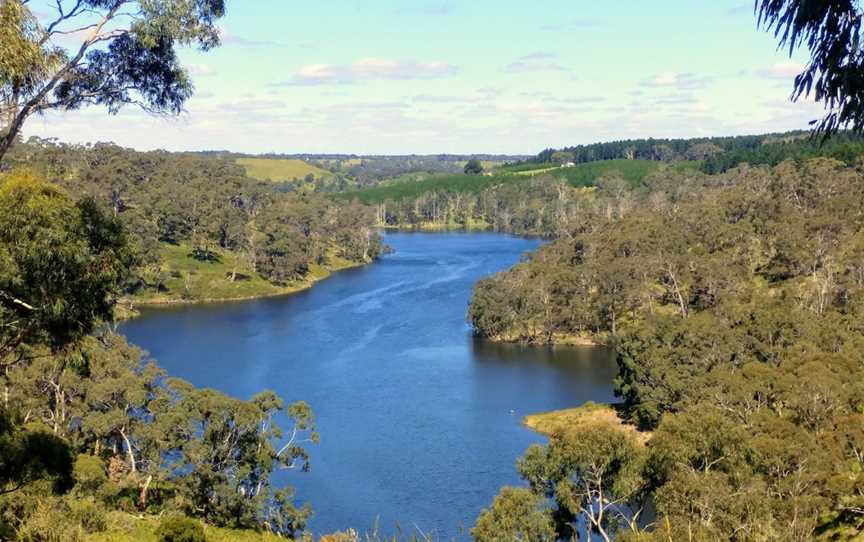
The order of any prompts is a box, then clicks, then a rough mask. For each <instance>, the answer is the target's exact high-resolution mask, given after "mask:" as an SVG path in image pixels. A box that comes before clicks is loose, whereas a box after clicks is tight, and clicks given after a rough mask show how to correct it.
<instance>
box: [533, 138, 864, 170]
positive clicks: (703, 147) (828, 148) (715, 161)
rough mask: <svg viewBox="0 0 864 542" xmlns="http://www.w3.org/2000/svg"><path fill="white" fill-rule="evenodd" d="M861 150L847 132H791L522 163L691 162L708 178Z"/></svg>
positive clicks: (654, 143) (588, 150) (586, 150)
mask: <svg viewBox="0 0 864 542" xmlns="http://www.w3.org/2000/svg"><path fill="white" fill-rule="evenodd" d="M862 149H864V139H862V137H861V136H860V135H857V134H853V133H851V132H840V133H837V134H834V135H833V136H832V137H831V139H830V140H828V141H824V140H821V139H820V138H818V137H815V136H812V135H811V134H810V132H804V131H795V132H785V133H777V134H762V135H750V136H732V137H707V138H692V139H653V138H649V139H628V140H622V141H611V142H606V143H593V144H589V145H576V146H573V147H565V148H563V149H546V150H544V151H542V152H540V153H539V154H538V155H537V156H534V157H532V158H529V159H528V160H526V165H527V167H532V165H544V164H559V165H560V164H566V163H574V164H582V163H590V162H598V161H603V160H616V159H626V160H653V161H660V162H681V161H692V162H699V163H701V168H702V170H703V171H704V172H706V173H722V172H723V171H726V170H727V169H730V168H733V167H735V166H738V165H739V164H742V163H748V164H750V165H771V166H776V165H777V164H779V163H780V162H782V161H784V160H788V159H799V160H800V159H805V158H812V157H815V156H831V157H832V158H837V159H838V160H848V159H849V158H851V157H854V156H856V155H858V154H861V152H862Z"/></svg>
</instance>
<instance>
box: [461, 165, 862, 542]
mask: <svg viewBox="0 0 864 542" xmlns="http://www.w3.org/2000/svg"><path fill="white" fill-rule="evenodd" d="M860 164H861V163H860V162H859V161H855V162H852V163H850V164H846V163H843V162H840V161H837V160H834V159H831V158H817V159H811V160H803V161H785V162H782V163H781V164H779V165H777V166H774V167H769V166H760V167H751V166H746V165H745V166H741V167H738V168H733V169H730V170H728V171H726V172H725V173H722V174H717V175H706V174H704V173H701V172H698V171H678V172H672V171H665V172H663V174H660V175H649V176H648V177H646V179H645V180H644V182H643V183H642V185H641V186H640V187H638V188H637V189H634V190H630V191H622V192H618V193H614V194H601V193H598V192H588V193H581V194H580V195H579V200H578V202H579V203H578V206H579V208H580V212H579V213H578V214H576V215H575V216H574V218H573V219H572V220H571V221H570V222H569V223H568V224H567V226H566V227H565V228H562V233H561V235H560V237H559V239H558V240H556V241H555V242H553V243H551V244H549V245H546V246H544V247H542V248H541V249H539V250H538V251H537V252H536V253H535V254H534V255H532V256H531V257H530V259H528V260H527V261H525V262H523V263H520V264H518V265H517V266H515V267H514V268H512V269H511V270H508V271H505V272H502V273H499V274H498V275H495V276H493V277H491V278H488V279H485V280H483V281H482V282H480V283H479V284H478V285H477V286H476V288H475V293H474V296H473V299H472V301H471V305H470V311H469V318H470V320H471V322H472V324H473V326H474V329H475V331H476V333H477V334H479V335H482V336H486V337H490V338H494V339H499V340H514V341H526V342H534V343H547V342H551V343H555V342H580V341H582V342H584V341H599V342H606V343H609V344H612V345H614V346H615V348H616V349H617V352H618V363H619V374H618V377H617V378H616V381H615V387H616V393H617V395H618V396H619V397H620V398H621V400H622V404H621V405H620V412H621V416H622V418H623V419H624V421H625V422H627V423H630V424H633V425H635V426H637V427H638V428H640V429H641V430H642V431H644V432H645V433H643V436H644V437H646V438H647V441H648V445H647V446H645V445H643V444H641V443H640V441H639V439H637V438H634V436H633V435H632V433H629V432H627V431H623V430H621V428H620V427H616V426H614V425H611V426H610V425H609V424H603V423H597V424H588V425H585V426H582V427H574V428H572V429H571V430H570V431H564V432H560V433H556V434H555V435H554V436H553V437H552V439H551V441H550V444H549V445H548V446H543V447H533V448H531V449H530V450H528V452H527V453H526V455H525V456H524V457H523V459H522V460H520V462H519V471H520V473H521V474H522V476H523V478H524V479H525V480H526V481H527V482H528V484H529V486H530V488H529V489H505V490H503V491H502V493H501V495H499V497H498V498H496V500H495V502H494V503H493V505H492V507H491V508H490V509H489V510H487V511H486V512H484V515H483V516H481V520H480V521H479V522H478V525H477V527H476V528H475V536H476V537H477V538H478V539H479V540H496V539H502V538H508V537H510V536H512V535H513V534H514V533H517V532H520V533H526V532H531V533H534V535H533V536H532V537H531V538H530V539H532V540H554V539H555V538H556V536H563V537H567V536H569V533H570V532H571V531H572V529H573V528H574V526H575V525H576V524H577V520H578V521H584V522H586V523H587V524H589V525H590V526H591V528H592V529H593V530H594V531H595V532H596V533H600V534H602V536H603V537H604V538H607V537H611V536H613V533H616V531H617V539H620V540H631V539H632V540H778V539H782V540H802V541H803V540H811V539H813V538H815V537H824V538H826V539H846V538H850V537H851V536H853V535H854V534H856V533H857V534H860V532H861V530H862V528H864V514H862V508H864V507H862V498H864V478H862V475H861V473H862V467H864V463H862V458H864V456H862V453H861V450H862V446H864V432H862V428H864V417H862V414H861V413H862V406H864V403H862V397H864V395H862V392H864V389H862V387H861V382H862V381H864V373H862V368H864V358H862V354H861V352H862V346H864V345H862V342H861V341H862V337H864V334H862V332H864V329H862V327H861V323H862V322H864V319H862V310H864V297H862V296H864V259H862V258H864V256H862V255H864V252H862V247H864V229H862V228H864V215H862V209H864V171H862V169H861V166H860ZM580 480H581V481H583V482H584V483H581V484H579V483H576V482H577V481H580ZM547 497H548V498H550V499H551V500H550V501H546V498H547ZM516 510H521V512H519V513H518V515H516V516H514V515H511V514H516V512H514V511H516ZM641 510H646V511H650V512H645V513H644V514H642V515H640V514H639V511H641ZM646 514H649V515H651V516H656V517H651V518H650V519H646V518H647V516H646ZM501 517H510V518H512V517H518V518H519V519H518V520H515V523H508V522H506V521H500V520H498V519H495V518H501ZM640 517H641V518H642V520H640V519H639V518H640ZM484 518H485V519H484ZM607 539H608V538H607Z"/></svg>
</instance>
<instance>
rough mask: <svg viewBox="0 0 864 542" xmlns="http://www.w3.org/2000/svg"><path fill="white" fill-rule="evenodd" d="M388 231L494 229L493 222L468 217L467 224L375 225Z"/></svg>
mask: <svg viewBox="0 0 864 542" xmlns="http://www.w3.org/2000/svg"><path fill="white" fill-rule="evenodd" d="M375 227H376V228H380V229H383V230H387V231H402V232H412V231H422V232H435V233H438V232H448V231H465V232H484V231H493V228H492V224H490V223H489V222H486V221H485V220H474V219H470V218H469V219H468V222H467V223H466V224H460V223H458V222H430V221H426V222H419V223H417V224H396V225H394V224H382V223H378V224H376V226H375Z"/></svg>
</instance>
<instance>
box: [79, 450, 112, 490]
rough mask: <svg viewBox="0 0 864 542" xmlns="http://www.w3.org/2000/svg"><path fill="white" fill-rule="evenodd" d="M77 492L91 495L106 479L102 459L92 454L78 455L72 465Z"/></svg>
mask: <svg viewBox="0 0 864 542" xmlns="http://www.w3.org/2000/svg"><path fill="white" fill-rule="evenodd" d="M73 473H74V475H75V482H76V487H75V490H76V491H77V492H80V493H83V494H85V495H93V494H95V493H96V491H98V490H99V488H100V487H101V486H102V484H104V483H105V482H107V481H108V475H107V474H105V465H104V464H103V462H102V460H101V459H99V458H98V457H94V456H92V455H85V454H82V455H79V456H78V457H77V458H76V459H75V466H74V467H73Z"/></svg>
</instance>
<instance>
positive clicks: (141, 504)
mask: <svg viewBox="0 0 864 542" xmlns="http://www.w3.org/2000/svg"><path fill="white" fill-rule="evenodd" d="M152 481H153V475H152V474H151V475H149V476H147V478H146V479H145V480H144V485H142V486H141V493H139V494H138V508H139V509H141V510H144V509H145V508H147V491H148V490H149V489H150V483H151V482H152Z"/></svg>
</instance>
